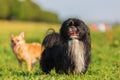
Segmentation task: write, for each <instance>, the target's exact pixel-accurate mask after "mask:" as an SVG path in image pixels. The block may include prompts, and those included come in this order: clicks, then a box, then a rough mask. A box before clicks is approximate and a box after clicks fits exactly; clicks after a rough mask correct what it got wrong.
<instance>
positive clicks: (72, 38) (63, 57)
mask: <svg viewBox="0 0 120 80" xmlns="http://www.w3.org/2000/svg"><path fill="white" fill-rule="evenodd" d="M43 46H44V47H45V49H44V51H43V54H42V57H41V61H40V65H41V68H42V71H43V72H45V73H49V72H50V71H51V69H53V68H55V70H56V72H57V73H66V74H68V73H76V74H80V73H85V72H86V71H87V69H88V65H89V63H90V58H91V53H90V51H91V42H90V31H89V28H88V27H87V25H86V24H85V23H84V22H83V21H81V20H79V19H76V18H69V19H68V20H66V21H65V22H63V24H62V26H61V28H60V33H57V32H55V31H53V32H52V33H50V34H48V35H47V36H46V37H45V38H44V40H43Z"/></svg>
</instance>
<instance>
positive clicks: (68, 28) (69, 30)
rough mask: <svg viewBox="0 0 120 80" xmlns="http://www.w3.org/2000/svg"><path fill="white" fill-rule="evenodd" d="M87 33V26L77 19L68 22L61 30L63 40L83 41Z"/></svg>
mask: <svg viewBox="0 0 120 80" xmlns="http://www.w3.org/2000/svg"><path fill="white" fill-rule="evenodd" d="M86 32H87V28H86V25H85V24H84V22H83V21H81V20H79V19H75V18H70V19H68V20H66V21H65V22H64V23H63V24H62V27H61V29H60V36H61V38H62V39H65V40H68V39H81V38H82V37H83V36H84V35H85V34H86Z"/></svg>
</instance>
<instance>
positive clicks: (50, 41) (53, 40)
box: [42, 28, 60, 48]
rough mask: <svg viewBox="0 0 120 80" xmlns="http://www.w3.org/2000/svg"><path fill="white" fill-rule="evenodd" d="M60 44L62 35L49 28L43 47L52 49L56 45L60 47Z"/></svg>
mask: <svg viewBox="0 0 120 80" xmlns="http://www.w3.org/2000/svg"><path fill="white" fill-rule="evenodd" d="M59 42H60V35H59V33H57V32H55V30H54V29H53V28H49V29H48V30H47V32H46V36H45V38H44V40H43V42H42V45H43V46H44V47H45V48H51V47H53V46H55V45H58V44H59Z"/></svg>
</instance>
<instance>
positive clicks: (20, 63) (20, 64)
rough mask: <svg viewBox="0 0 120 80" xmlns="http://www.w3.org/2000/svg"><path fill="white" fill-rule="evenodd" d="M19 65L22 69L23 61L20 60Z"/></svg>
mask: <svg viewBox="0 0 120 80" xmlns="http://www.w3.org/2000/svg"><path fill="white" fill-rule="evenodd" d="M18 65H19V67H20V68H21V69H22V61H20V60H18Z"/></svg>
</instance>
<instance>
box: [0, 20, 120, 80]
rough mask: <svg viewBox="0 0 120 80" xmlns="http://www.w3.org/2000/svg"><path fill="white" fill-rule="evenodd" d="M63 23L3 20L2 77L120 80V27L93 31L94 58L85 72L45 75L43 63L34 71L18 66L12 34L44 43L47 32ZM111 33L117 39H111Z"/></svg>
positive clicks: (0, 29) (0, 27)
mask: <svg viewBox="0 0 120 80" xmlns="http://www.w3.org/2000/svg"><path fill="white" fill-rule="evenodd" d="M59 26H60V25H59V24H48V23H35V22H19V21H15V22H9V21H0V80H120V37H119V35H120V27H116V28H114V29H113V31H112V33H113V34H112V35H111V34H109V35H107V37H106V33H100V32H91V39H92V51H91V53H92V61H91V64H90V66H89V69H88V71H87V73H86V74H85V75H72V74H70V75H65V74H56V73H55V72H54V70H52V72H51V74H48V75H45V74H43V73H42V71H41V70H40V69H39V63H38V64H36V69H35V70H34V71H32V72H28V71H27V70H26V66H25V64H24V68H23V69H22V70H21V69H20V68H19V67H18V63H17V60H16V58H15V56H14V54H13V52H12V50H11V47H10V36H11V34H16V35H18V34H19V33H20V32H25V39H26V41H27V42H33V41H36V42H40V43H41V42H42V40H43V38H44V36H45V32H46V31H47V29H48V28H50V27H52V28H54V29H55V30H56V31H58V30H59V28H60V27H59ZM109 36H112V37H113V38H112V39H111V40H109V39H108V37H109Z"/></svg>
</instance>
